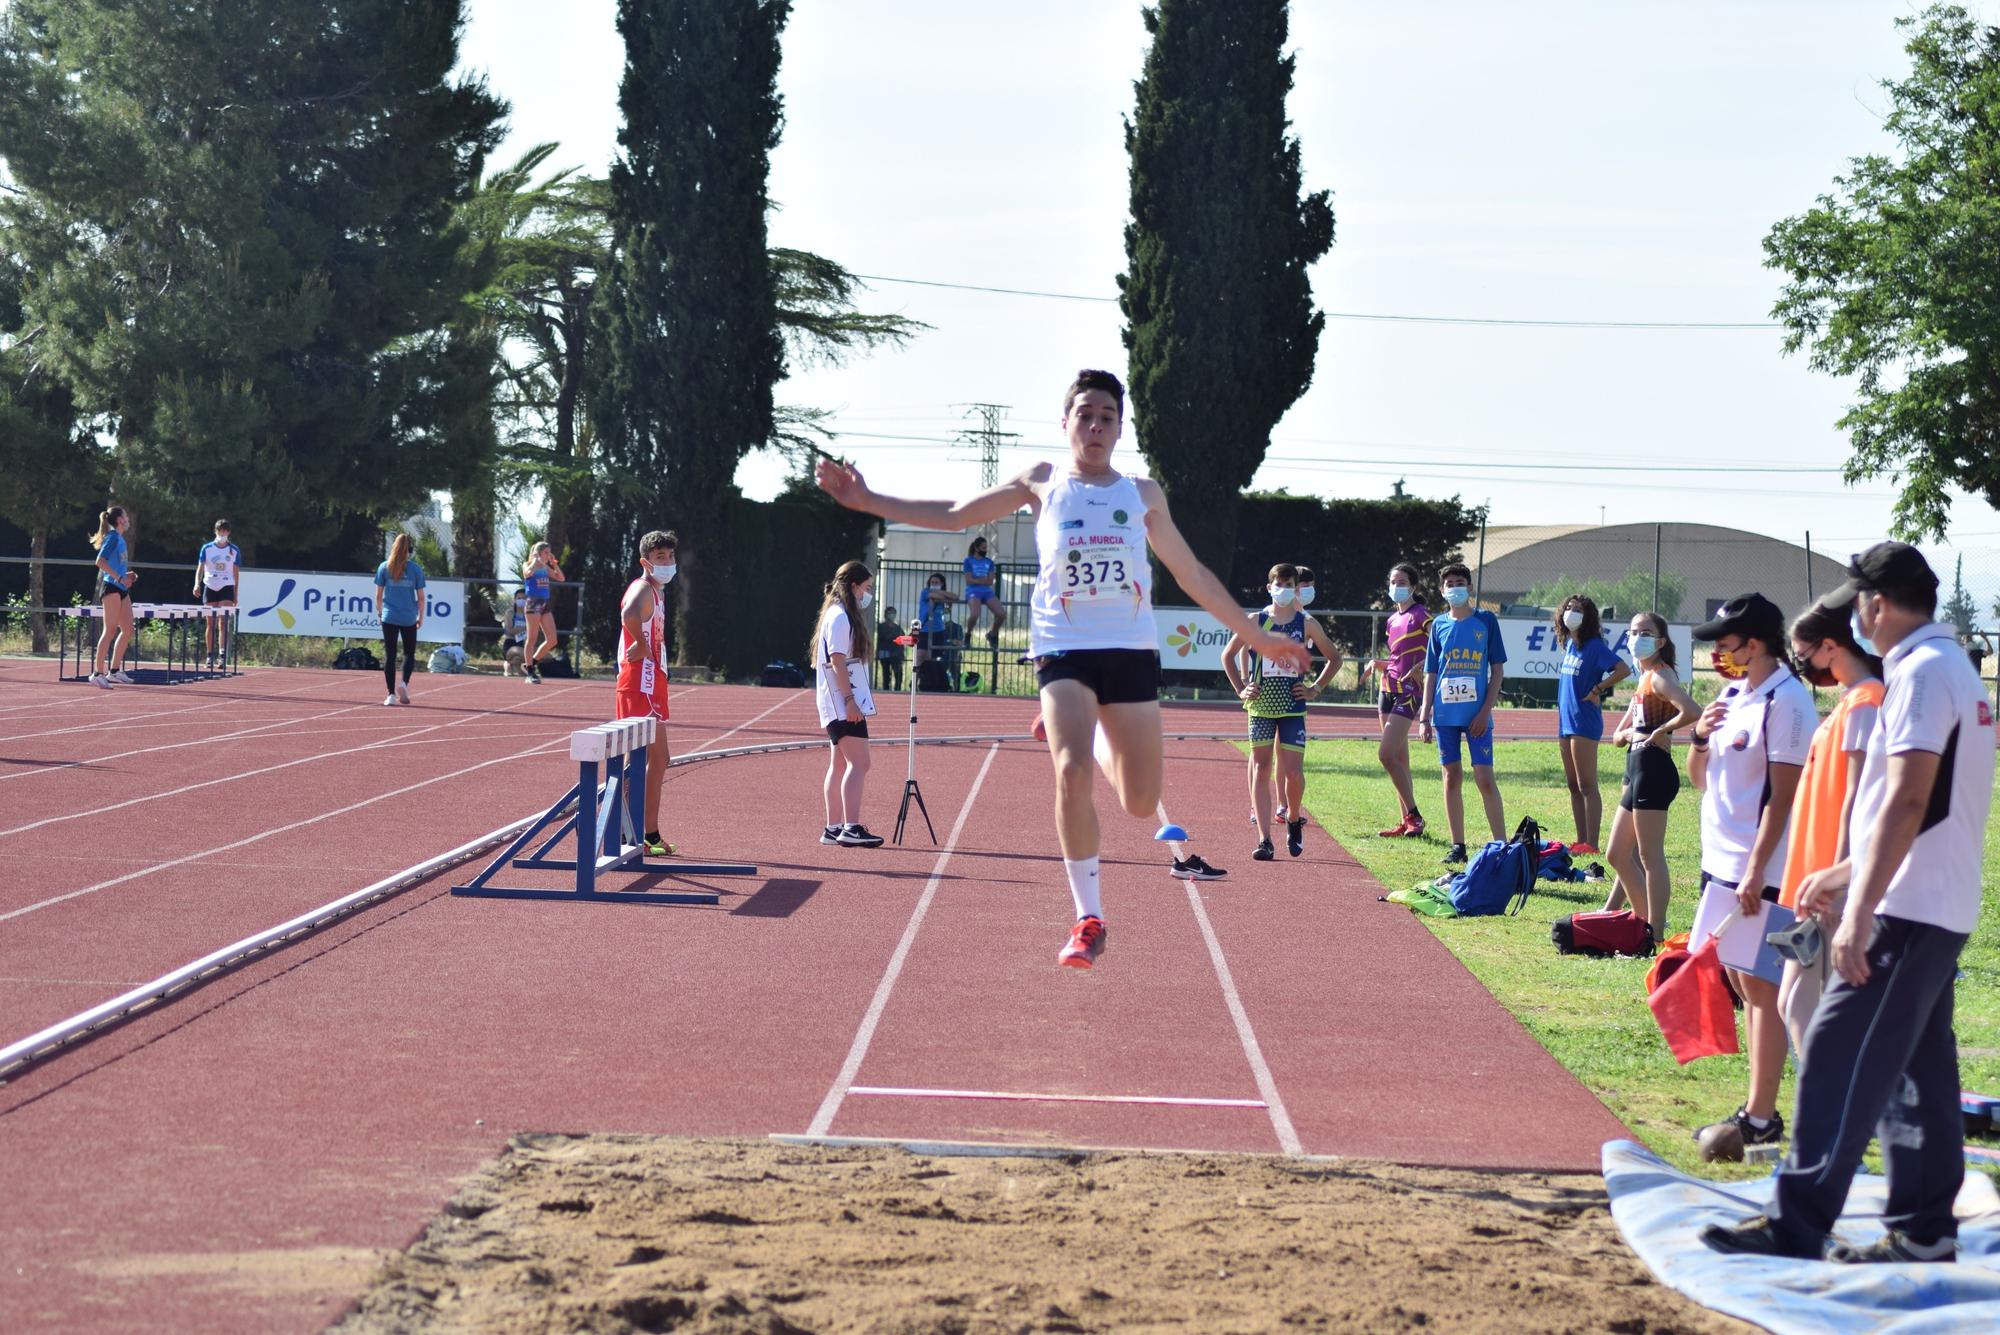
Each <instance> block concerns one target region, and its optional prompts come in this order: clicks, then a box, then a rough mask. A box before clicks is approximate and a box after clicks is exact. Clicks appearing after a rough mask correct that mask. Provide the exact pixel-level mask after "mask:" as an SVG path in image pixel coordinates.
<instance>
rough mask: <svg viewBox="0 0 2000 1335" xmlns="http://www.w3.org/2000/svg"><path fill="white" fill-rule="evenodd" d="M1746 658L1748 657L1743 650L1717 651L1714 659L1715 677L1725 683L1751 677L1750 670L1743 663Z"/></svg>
mask: <svg viewBox="0 0 2000 1335" xmlns="http://www.w3.org/2000/svg"><path fill="white" fill-rule="evenodd" d="M1746 657H1748V655H1747V654H1746V653H1745V652H1744V650H1742V649H1733V650H1722V649H1717V650H1716V651H1715V654H1714V657H1713V662H1714V664H1715V675H1716V676H1718V677H1721V678H1722V679H1723V680H1724V681H1738V680H1741V679H1742V678H1744V677H1747V676H1749V675H1750V669H1749V667H1748V666H1747V665H1746V664H1745V663H1744V661H1743V660H1744V658H1746Z"/></svg>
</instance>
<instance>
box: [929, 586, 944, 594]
mask: <svg viewBox="0 0 2000 1335" xmlns="http://www.w3.org/2000/svg"><path fill="white" fill-rule="evenodd" d="M931 592H932V593H943V592H944V585H942V584H933V585H931Z"/></svg>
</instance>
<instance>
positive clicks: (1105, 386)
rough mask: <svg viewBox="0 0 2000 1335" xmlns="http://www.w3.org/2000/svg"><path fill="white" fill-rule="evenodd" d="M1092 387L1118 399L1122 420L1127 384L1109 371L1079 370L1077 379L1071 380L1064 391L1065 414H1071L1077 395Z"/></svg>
mask: <svg viewBox="0 0 2000 1335" xmlns="http://www.w3.org/2000/svg"><path fill="white" fill-rule="evenodd" d="M1092 389H1101V390H1103V391H1104V392H1105V393H1106V394H1109V395H1110V396H1111V397H1112V398H1114V399H1116V400H1117V401H1118V416H1119V419H1120V420H1121V421H1122V420H1123V419H1124V416H1125V386H1124V384H1123V383H1122V382H1120V380H1119V379H1118V377H1117V376H1115V375H1113V374H1111V372H1109V371H1090V370H1084V371H1078V372H1077V373H1076V379H1074V380H1072V381H1070V382H1069V388H1068V389H1067V390H1065V391H1064V392H1063V416H1064V417H1065V418H1067V417H1068V416H1069V410H1070V409H1071V408H1072V407H1074V406H1075V405H1076V396H1077V395H1079V394H1082V393H1084V392H1085V391H1086V390H1092Z"/></svg>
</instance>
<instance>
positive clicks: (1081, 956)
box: [1056, 917, 1111, 969]
mask: <svg viewBox="0 0 2000 1335" xmlns="http://www.w3.org/2000/svg"><path fill="white" fill-rule="evenodd" d="M1110 934H1111V933H1110V931H1109V930H1108V929H1107V928H1106V927H1105V926H1104V919H1102V918H1089V917H1087V918H1078V919H1077V920H1076V926H1074V927H1072V928H1070V932H1069V944H1068V945H1066V946H1064V947H1063V948H1062V954H1060V955H1058V956H1056V963H1058V964H1060V965H1062V966H1063V967H1065V968H1069V969H1088V968H1089V967H1090V966H1091V965H1093V964H1095V963H1097V957H1098V956H1099V955H1100V954H1102V953H1103V951H1104V938H1105V937H1107V936H1109V935H1110Z"/></svg>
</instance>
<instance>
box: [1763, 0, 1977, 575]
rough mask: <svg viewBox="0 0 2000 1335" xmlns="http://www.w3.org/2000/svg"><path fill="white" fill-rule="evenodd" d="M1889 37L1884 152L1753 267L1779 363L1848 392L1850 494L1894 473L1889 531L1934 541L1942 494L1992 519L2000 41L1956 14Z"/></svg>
mask: <svg viewBox="0 0 2000 1335" xmlns="http://www.w3.org/2000/svg"><path fill="white" fill-rule="evenodd" d="M1896 23H1897V26H1898V27H1901V28H1905V29H1907V30H1908V31H1909V34H1910V38H1909V43H1908V46H1907V48H1906V49H1907V50H1908V52H1909V54H1910V59H1911V68H1910V72H1909V74H1908V76H1907V77H1906V78H1904V79H1903V80H1902V81H1901V82H1893V81H1885V82H1884V83H1883V88H1884V89H1885V91H1886V92H1887V93H1888V96H1889V104H1890V111H1889V115H1888V117H1887V119H1886V120H1885V121H1884V128H1885V129H1887V130H1888V132H1889V134H1890V135H1891V137H1892V138H1894V140H1895V141H1896V144H1897V148H1896V151H1895V152H1894V153H1893V154H1870V155H1868V156H1866V157H1859V158H1855V159H1853V160H1852V162H1851V163H1850V165H1849V169H1848V173H1847V175H1845V176H1841V177H1836V178H1835V180H1834V189H1833V191H1832V192H1831V193H1829V194H1825V195H1822V196H1820V198H1819V200H1818V202H1817V204H1816V206H1815V207H1814V208H1812V209H1810V210H1808V211H1807V212H1805V213H1803V214H1800V215H1799V216H1798V217H1795V218H1788V219H1786V220H1784V221H1783V222H1780V223H1779V224H1778V225H1777V226H1776V227H1774V228H1772V229H1771V233H1770V235H1769V236H1768V237H1766V238H1765V240H1764V251H1765V256H1766V258H1765V263H1766V265H1767V266H1769V267H1771V268H1774V269H1779V270H1782V271H1783V272H1784V273H1786V274H1787V275H1788V276H1789V280H1790V281H1789V282H1787V283H1786V285H1785V287H1784V290H1783V293H1782V294H1781V295H1780V297H1779V299H1778V304H1777V306H1776V307H1775V308H1774V309H1773V312H1772V313H1773V315H1774V316H1776V317H1777V318H1778V319H1779V320H1781V321H1783V323H1784V325H1785V327H1786V330H1787V332H1786V335H1785V350H1786V351H1787V352H1788V353H1789V352H1797V351H1798V350H1799V349H1801V348H1809V349H1810V352H1809V354H1808V358H1807V364H1808V365H1810V366H1811V367H1812V368H1813V369H1814V370H1815V371H1824V372H1827V373H1828V374H1831V375H1838V376H1853V377H1856V378H1857V386H1856V399H1855V402H1854V404H1853V405H1852V406H1851V407H1850V408H1849V409H1848V410H1847V412H1846V413H1845V414H1844V415H1843V416H1842V417H1841V418H1840V426H1841V427H1842V428H1843V429H1844V430H1846V431H1847V432H1848V435H1849V439H1850V441H1851V442H1852V445H1853V453H1852V454H1851V455H1850V456H1849V459H1848V462H1847V478H1848V481H1850V482H1858V481H1861V480H1863V479H1865V478H1871V477H1876V476H1879V475H1881V474H1884V473H1893V474H1896V475H1897V476H1898V477H1899V478H1900V480H1901V484H1902V491H1901V494H1900V495H1899V496H1898V498H1897V501H1896V510H1895V527H1896V530H1897V532H1898V533H1899V534H1900V535H1902V536H1904V537H1908V538H1918V537H1922V536H1925V535H1930V536H1939V537H1941V536H1942V535H1943V533H1944V530H1945V525H1946V521H1947V518H1948V516H1949V514H1950V509H1951V489H1952V488H1953V487H1960V488H1963V489H1964V490H1966V491H1969V492H1972V493H1973V494H1975V495H1978V496H1983V497H1984V498H1985V499H1986V501H1987V503H1988V504H1991V505H2000V285H1996V284H1995V282H1994V272H1995V265H1996V262H2000V261H1996V257H2000V28H1993V27H1983V26H1981V25H1980V24H1979V23H1978V22H1976V21H1975V20H1974V19H1973V18H1972V16H1971V15H1969V14H1968V13H1967V12H1966V11H1965V9H1964V8H1962V7H1961V6H1959V5H1932V6H1931V7H1930V8H1928V9H1926V10H1925V11H1924V12H1923V13H1922V14H1921V15H1919V16H1917V17H1914V18H1902V19H1898V20H1896Z"/></svg>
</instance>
